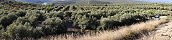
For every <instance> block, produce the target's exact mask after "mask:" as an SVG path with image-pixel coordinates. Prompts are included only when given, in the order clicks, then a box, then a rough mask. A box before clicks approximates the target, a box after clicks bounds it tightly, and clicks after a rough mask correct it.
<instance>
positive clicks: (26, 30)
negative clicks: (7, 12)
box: [7, 22, 33, 38]
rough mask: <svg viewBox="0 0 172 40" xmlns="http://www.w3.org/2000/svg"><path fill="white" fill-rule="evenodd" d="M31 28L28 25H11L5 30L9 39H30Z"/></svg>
mask: <svg viewBox="0 0 172 40" xmlns="http://www.w3.org/2000/svg"><path fill="white" fill-rule="evenodd" d="M32 29H33V28H32V26H31V24H30V23H27V22H26V23H25V24H24V25H23V24H21V23H13V24H11V25H10V26H8V28H7V33H8V34H9V36H10V37H15V38H17V37H20V38H21V37H30V36H31V34H33V32H32Z"/></svg>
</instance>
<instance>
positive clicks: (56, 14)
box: [0, 2, 172, 38]
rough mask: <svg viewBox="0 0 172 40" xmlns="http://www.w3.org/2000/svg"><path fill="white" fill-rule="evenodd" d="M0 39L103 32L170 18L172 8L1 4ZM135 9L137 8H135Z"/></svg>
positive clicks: (157, 5) (115, 5) (132, 5)
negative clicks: (158, 17) (78, 31)
mask: <svg viewBox="0 0 172 40" xmlns="http://www.w3.org/2000/svg"><path fill="white" fill-rule="evenodd" d="M1 4H2V5H3V6H0V7H1V8H0V33H1V34H0V38H19V37H21V38H23V37H35V38H37V37H41V36H48V35H54V34H55V35H56V34H62V33H66V32H67V29H68V28H76V29H81V31H84V30H91V29H92V30H106V29H111V28H117V27H116V26H124V25H131V24H134V23H137V22H141V21H146V20H149V19H148V18H151V17H152V16H154V15H157V14H160V15H163V16H166V15H169V14H170V13H172V12H171V8H170V6H171V5H165V4H114V5H108V4H105V5H98V4H97V5H89V6H83V5H72V6H71V5H58V6H56V5H55V4H52V5H34V4H29V3H20V2H19V3H13V2H11V3H1ZM135 5H137V6H135Z"/></svg>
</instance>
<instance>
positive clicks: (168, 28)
mask: <svg viewBox="0 0 172 40" xmlns="http://www.w3.org/2000/svg"><path fill="white" fill-rule="evenodd" d="M139 40H172V21H170V22H168V23H166V24H163V25H160V26H158V27H157V28H156V30H155V31H153V32H150V34H149V36H144V37H143V38H141V39H139Z"/></svg>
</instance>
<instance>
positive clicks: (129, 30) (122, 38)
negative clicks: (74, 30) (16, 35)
mask: <svg viewBox="0 0 172 40" xmlns="http://www.w3.org/2000/svg"><path fill="white" fill-rule="evenodd" d="M166 21H167V20H151V21H147V22H142V23H138V24H134V25H131V26H126V27H123V28H121V29H119V30H116V31H103V32H100V33H98V34H96V35H90V34H87V35H84V36H72V35H66V36H56V37H48V38H42V39H48V40H126V38H128V37H130V36H132V35H135V34H138V33H142V32H144V31H152V30H153V29H155V28H156V27H157V26H158V25H160V24H162V23H165V22H166Z"/></svg>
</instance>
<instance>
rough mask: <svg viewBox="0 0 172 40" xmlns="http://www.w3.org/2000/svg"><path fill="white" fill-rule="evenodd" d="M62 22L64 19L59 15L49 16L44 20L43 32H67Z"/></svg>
mask: <svg viewBox="0 0 172 40" xmlns="http://www.w3.org/2000/svg"><path fill="white" fill-rule="evenodd" d="M62 23H63V21H62V20H61V19H60V18H58V17H54V18H48V19H46V20H45V21H44V22H43V25H44V27H43V32H44V33H45V34H47V35H48V34H57V33H61V32H65V30H67V29H64V27H62V25H63V24H62Z"/></svg>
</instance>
